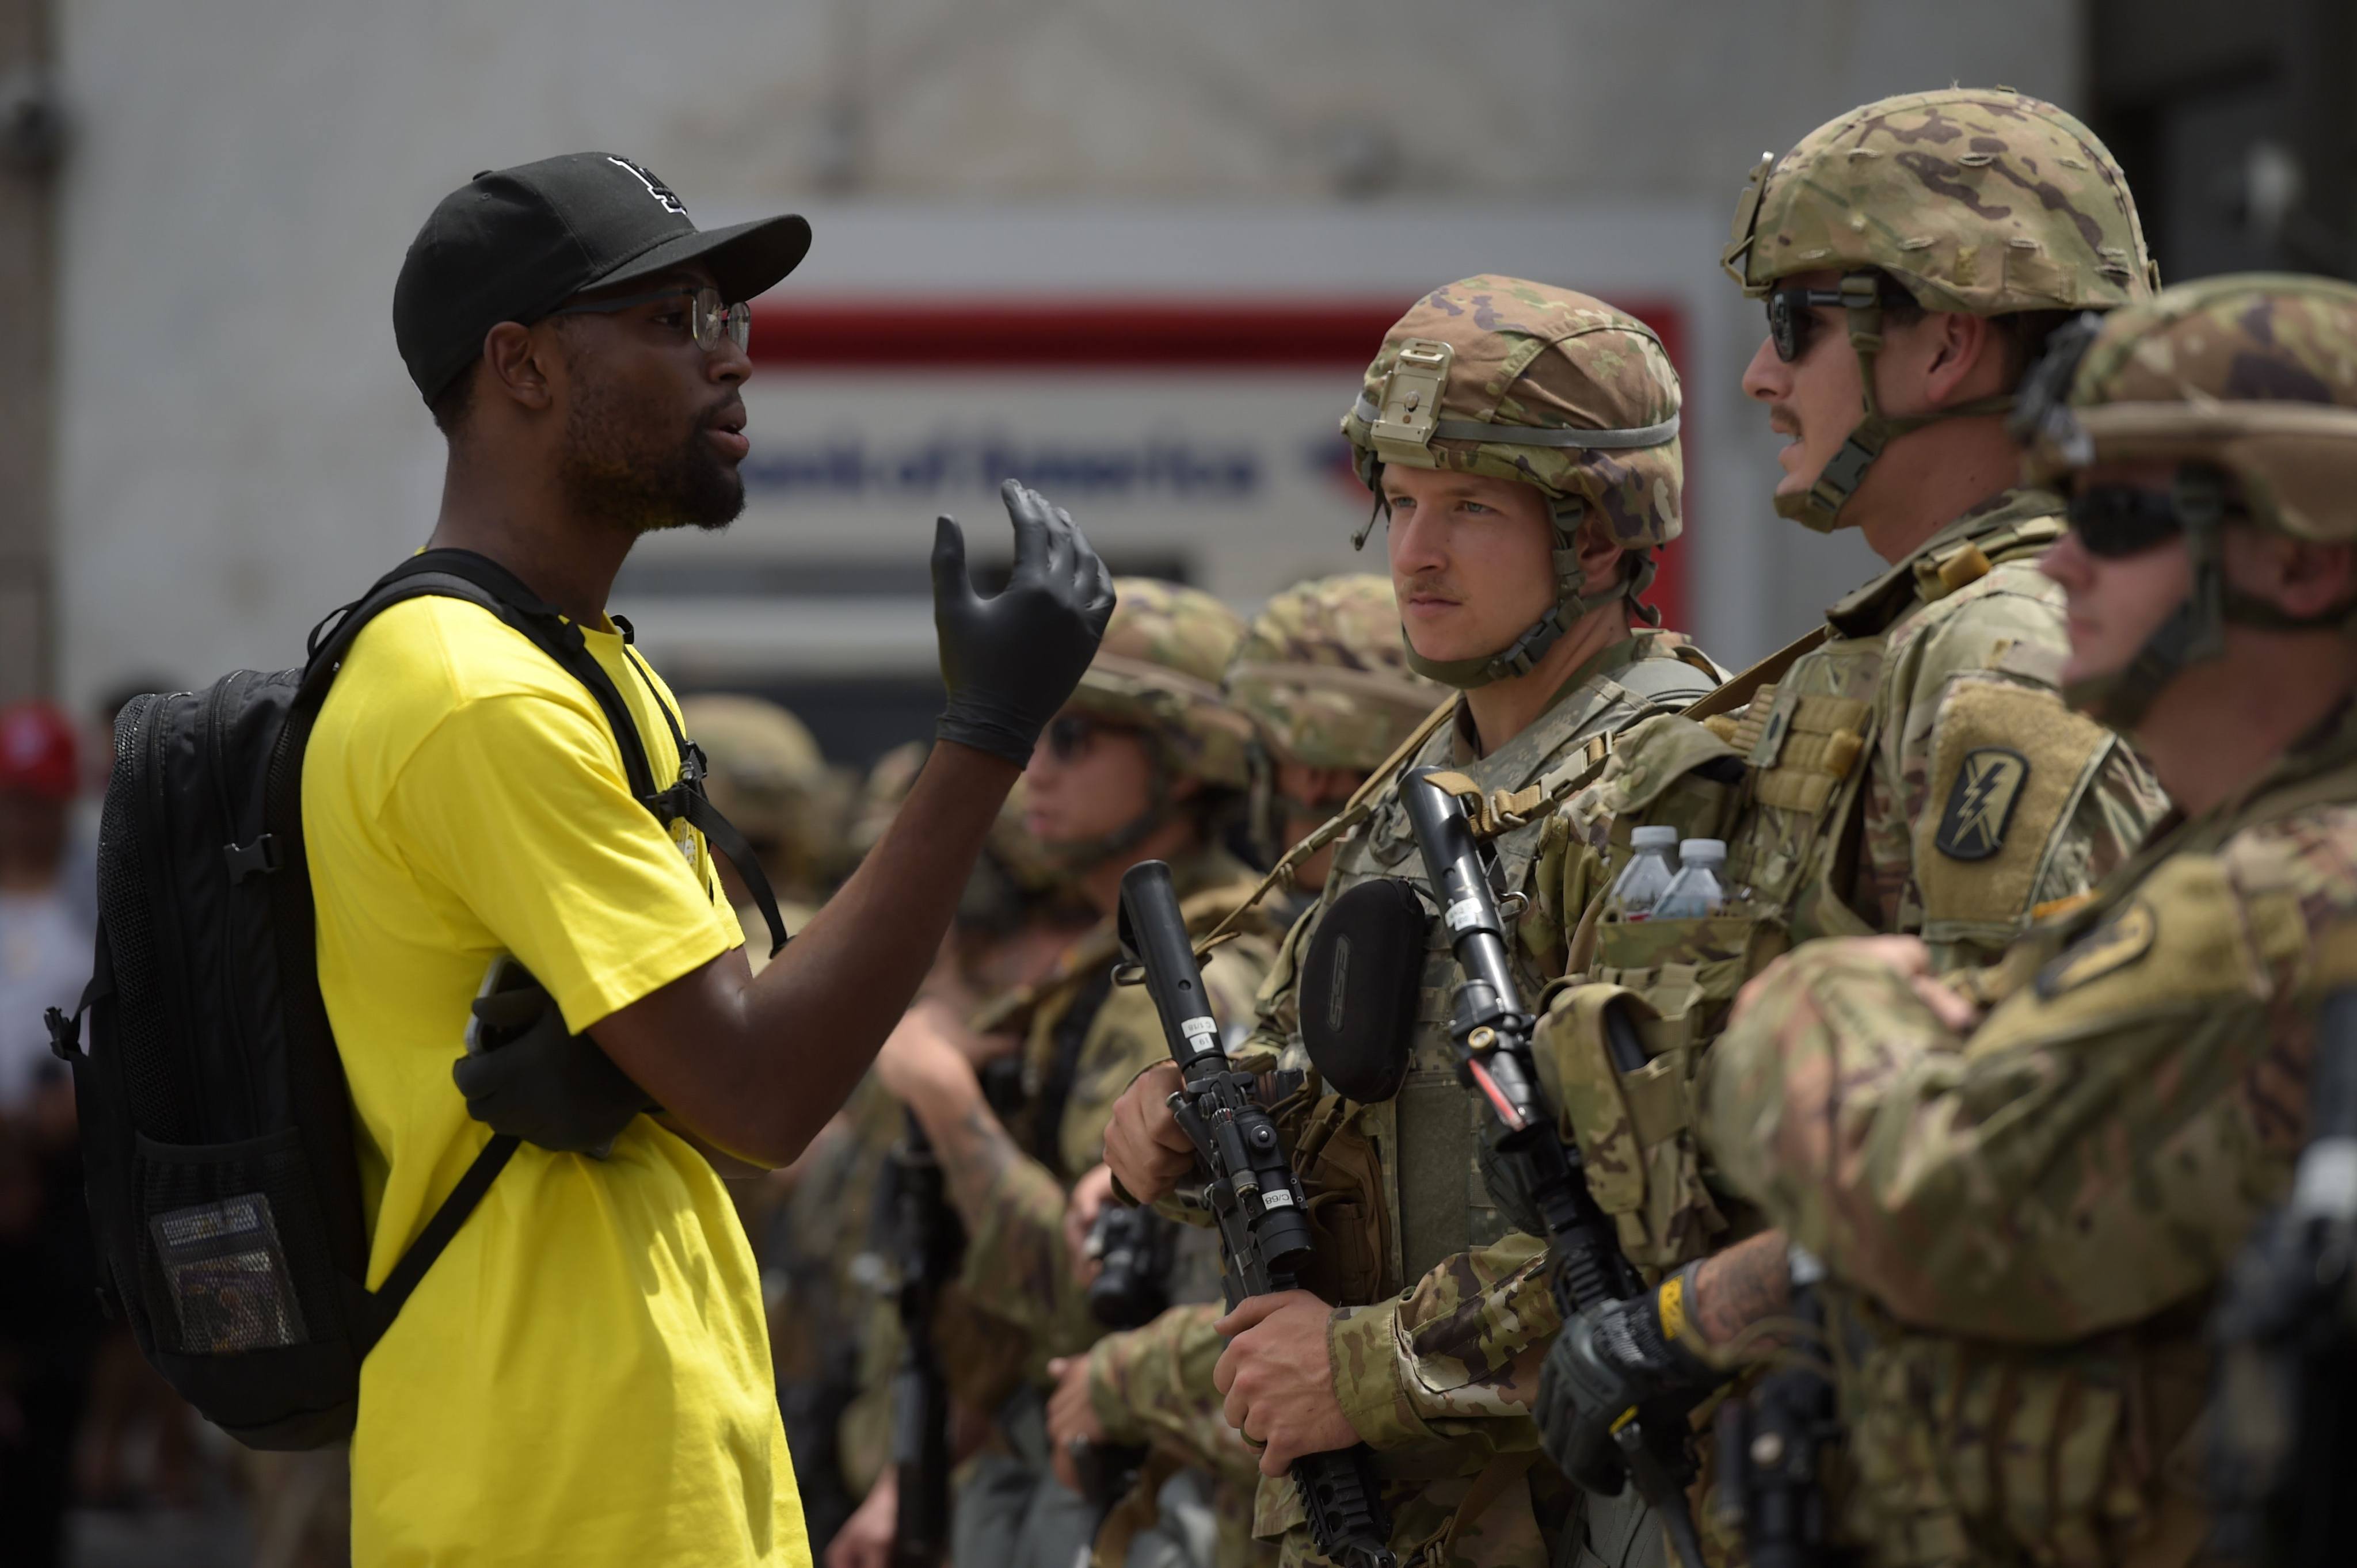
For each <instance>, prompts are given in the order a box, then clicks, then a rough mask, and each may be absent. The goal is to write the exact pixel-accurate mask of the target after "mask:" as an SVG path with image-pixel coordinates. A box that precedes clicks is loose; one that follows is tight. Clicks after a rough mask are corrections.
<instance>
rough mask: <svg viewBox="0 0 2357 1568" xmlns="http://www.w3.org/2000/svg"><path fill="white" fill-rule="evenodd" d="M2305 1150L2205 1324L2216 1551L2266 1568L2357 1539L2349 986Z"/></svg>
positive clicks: (2355, 1134) (2355, 1084)
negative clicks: (2283, 1198)
mask: <svg viewBox="0 0 2357 1568" xmlns="http://www.w3.org/2000/svg"><path fill="white" fill-rule="evenodd" d="M2314 1064H2315V1065H2314V1067H2313V1069H2311V1076H2310V1079H2309V1141H2308V1146H2307V1147H2306V1148H2305V1149H2303V1150H2302V1151H2301V1152H2300V1157H2299V1165H2298V1174H2297V1175H2296V1176H2294V1177H2293V1184H2292V1194H2291V1199H2290V1201H2289V1202H2288V1203H2287V1204H2285V1205H2284V1207H2283V1208H2280V1209H2277V1210H2276V1212H2274V1213H2273V1214H2270V1215H2268V1216H2267V1217H2266V1219H2263V1220H2262V1221H2260V1223H2259V1226H2258V1229H2257V1230H2255V1231H2254V1232H2253V1234H2252V1237H2251V1240H2250V1241H2249V1242H2248V1243H2247V1244H2245V1246H2244V1250H2243V1255H2242V1257H2241V1258H2240V1259H2238V1260H2237V1261H2236V1262H2235V1264H2234V1267H2233V1271H2232V1272H2231V1273H2229V1274H2228V1275H2227V1278H2226V1286H2225V1289H2224V1291H2223V1292H2222V1295H2221V1299H2220V1303H2219V1307H2218V1312H2217V1315H2216V1316H2215V1317H2214V1318H2213V1319H2212V1323H2211V1338H2212V1343H2213V1344H2214V1346H2215V1347H2216V1350H2217V1363H2216V1365H2217V1372H2216V1388H2215V1390H2214V1392H2213V1396H2212V1417H2213V1422H2214V1428H2215V1432H2216V1436H2215V1437H2214V1439H2213V1440H2212V1452H2211V1487H2212V1495H2213V1496H2214V1497H2215V1498H2216V1499H2217V1507H2218V1527H2217V1535H2216V1537H2215V1539H2214V1541H2213V1543H2212V1544H2213V1546H2214V1547H2215V1549H2216V1550H2218V1551H2219V1552H2222V1554H2223V1555H2226V1556H2228V1557H2231V1558H2233V1559H2235V1560H2238V1561H2241V1560H2248V1561H2255V1562H2258V1563H2266V1564H2268V1565H2269V1568H2311V1565H2319V1568H2320V1565H2321V1564H2324V1563H2346V1562H2347V1561H2348V1560H2349V1548H2350V1542H2351V1541H2352V1540H2357V1498H2352V1495H2351V1491H2350V1487H2349V1455H2351V1453H2352V1452H2357V988H2345V989H2342V990H2340V991H2336V992H2333V993H2331V994H2330V995H2329V996H2327V997H2326V998H2325V999H2324V1005H2323V1007H2322V1009H2321V1010H2320V1012H2319V1016H2318V1019H2317V1029H2316V1053H2315V1058H2314Z"/></svg>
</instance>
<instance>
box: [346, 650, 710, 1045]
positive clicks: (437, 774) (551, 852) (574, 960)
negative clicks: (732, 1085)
mask: <svg viewBox="0 0 2357 1568" xmlns="http://www.w3.org/2000/svg"><path fill="white" fill-rule="evenodd" d="M586 710H587V698H586V697H585V699H584V706H583V707H578V708H576V707H575V706H573V705H571V704H569V703H564V702H559V701H556V700H554V699H553V698H549V697H544V696H538V695H533V694H530V693H500V694H497V695H491V696H485V697H479V698H476V699H474V700H471V701H468V702H465V703H460V704H459V705H458V706H457V707H455V708H454V709H452V710H451V711H450V712H449V713H448V714H446V715H445V716H444V717H443V718H442V720H441V721H440V722H439V723H438V724H436V725H435V727H434V729H433V731H432V732H431V733H430V734H429V735H427V736H425V739H424V740H423V741H422V742H421V743H420V744H419V745H418V746H417V748H416V750H415V751H414V752H413V753H412V754H411V756H410V757H409V759H408V761H407V763H406V764H405V765H404V767H403V768H402V770H401V774H400V776H399V778H398V779H396V780H395V782H394V784H393V789H392V791H391V792H390V794H389V795H388V796H387V798H386V800H385V803H384V811H385V816H386V822H387V826H388V827H389V828H391V830H392V838H393V842H394V843H398V844H400V845H401V848H402V852H403V854H404V855H405V856H406V857H407V858H408V859H409V860H410V862H411V864H412V866H413V869H414V870H415V871H416V872H418V873H419V874H420V875H422V876H423V877H424V878H425V879H426V880H428V881H430V882H433V883H436V884H439V885H440V886H443V887H445V888H447V890H448V891H449V893H450V895H451V896H453V897H457V899H458V900H460V901H461V902H463V903H464V904H465V905H466V906H467V908H468V909H469V910H470V911H471V912H472V913H473V914H474V916H475V918H477V919H479V920H480V921H481V922H482V924H483V925H484V926H485V927H486V928H488V929H490V931H491V933H492V934H493V935H494V936H495V937H497V938H498V940H499V941H500V945H501V946H502V947H504V948H505V949H506V950H508V951H509V952H511V953H513V954H514V955H515V956H516V957H517V958H518V959H519V960H521V961H522V962H523V964H524V966H525V967H526V968H527V969H529V970H531V971H532V972H533V975H534V976H536V977H537V978H538V979H539V981H540V983H542V984H543V985H544V986H546V987H547V988H548V991H549V993H550V994H551V995H553V996H554V997H555V998H556V1003H557V1005H558V1007H560V1008H561V1009H562V1010H563V1012H564V1014H565V1025H566V1026H568V1027H569V1028H572V1029H573V1030H575V1031H576V1032H578V1031H581V1030H585V1029H587V1028H588V1027H590V1026H592V1025H594V1024H596V1023H597V1020H599V1019H600V1018H603V1017H605V1016H606V1015H608V1014H610V1013H613V1012H614V1011H616V1010H617V1009H619V1008H621V1007H625V1006H628V1005H629V1004H631V1003H633V1002H636V1001H637V1000H639V999H640V997H642V996H645V995H648V994H649V993H652V992H655V991H659V990H661V989H662V987H663V986H665V985H668V984H669V983H671V982H673V981H674V980H676V979H678V978H679V977H680V976H681V975H683V974H685V973H687V972H689V971H690V970H693V969H695V968H697V967H698V966H700V965H702V964H705V963H707V962H709V961H712V960H713V959H715V958H716V957H718V956H719V955H720V954H722V953H724V952H726V951H727V950H729V949H730V948H733V947H736V946H737V945H738V943H739V941H740V940H741V937H740V933H739V932H737V930H736V929H733V928H734V922H733V921H724V920H723V918H722V917H721V911H720V910H719V909H718V908H716V903H715V898H714V896H713V892H712V890H711V887H710V885H709V872H708V871H705V870H699V869H698V866H699V865H701V866H708V865H709V864H710V862H709V856H708V854H705V852H704V851H703V847H702V844H701V843H700V841H698V840H697V839H694V838H691V839H690V840H689V841H688V842H689V844H690V846H691V847H693V848H694V850H695V851H696V852H697V862H698V865H690V864H689V863H688V860H687V858H686V857H685V855H684V854H683V852H682V849H681V846H680V843H678V842H676V841H674V840H673V838H672V837H671V836H670V835H669V834H667V833H666V832H664V831H663V829H662V825H661V824H660V823H658V822H656V821H655V819H654V816H653V814H652V813H651V812H650V811H647V809H646V808H645V807H643V806H641V805H640V804H639V803H638V801H637V800H634V799H632V797H631V795H630V788H629V785H628V783H627V781H626V780H625V779H624V778H623V775H622V772H621V769H620V767H619V762H618V760H617V758H616V757H615V755H614V742H613V740H612V738H611V737H610V736H608V734H607V732H606V726H605V725H604V723H603V722H602V721H601V720H600V719H599V718H598V717H597V715H596V714H593V713H591V712H588V711H586ZM683 831H684V830H683Z"/></svg>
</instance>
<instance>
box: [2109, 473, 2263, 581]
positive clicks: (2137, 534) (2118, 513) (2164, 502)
mask: <svg viewBox="0 0 2357 1568" xmlns="http://www.w3.org/2000/svg"><path fill="white" fill-rule="evenodd" d="M2181 489H2182V481H2180V488H2179V489H2169V490H2145V489H2136V488H2134V487H2133V486H2128V485H2091V486H2085V487H2083V488H2082V489H2079V490H2078V491H2076V492H2075V493H2074V494H2072V497H2071V507H2070V512H2071V532H2072V537H2074V538H2076V539H2077V540H2078V541H2079V545H2080V548H2082V549H2083V550H2084V551H2086V553H2088V554H2090V555H2093V556H2094V557H2096V558H2097V559H2098V560H2103V561H2125V560H2126V559H2127V558H2128V557H2129V556H2131V555H2141V554H2143V553H2145V552H2146V551H2147V550H2150V549H2153V548H2155V547H2156V546H2158V545H2162V544H2166V543H2168V542H2169V541H2170V540H2172V539H2174V538H2176V537H2177V536H2178V535H2179V534H2181V533H2183V532H2185V512H2184V510H2183V507H2182V504H2181ZM2244 515H2246V514H2245V513H2244V510H2242V509H2241V508H2240V507H2238V506H2234V505H2233V504H2231V503H2229V504H2227V505H2225V506H2224V507H2223V508H2222V516H2225V517H2242V516H2244Z"/></svg>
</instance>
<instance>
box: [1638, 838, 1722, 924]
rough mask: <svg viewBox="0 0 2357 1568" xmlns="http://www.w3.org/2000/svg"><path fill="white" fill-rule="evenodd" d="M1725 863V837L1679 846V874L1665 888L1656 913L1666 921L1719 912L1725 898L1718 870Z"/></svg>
mask: <svg viewBox="0 0 2357 1568" xmlns="http://www.w3.org/2000/svg"><path fill="white" fill-rule="evenodd" d="M1726 864H1727V841H1726V840H1725V839H1688V840H1686V841H1685V842H1684V843H1681V844H1680V845H1678V874H1677V875H1675V876H1674V877H1672V878H1670V885H1669V886H1667V887H1665V888H1663V890H1662V897H1661V899H1660V901H1659V902H1657V903H1655V904H1654V906H1653V913H1654V914H1655V915H1656V916H1658V917H1659V918H1662V919H1664V920H1692V919H1696V918H1700V917H1702V916H1704V915H1708V914H1711V913H1713V912H1714V911H1716V910H1717V908H1718V906H1719V902H1720V900H1721V899H1722V898H1723V897H1725V895H1724V894H1723V893H1722V892H1721V891H1720V889H1719V886H1718V872H1719V867H1721V866H1723V865H1726Z"/></svg>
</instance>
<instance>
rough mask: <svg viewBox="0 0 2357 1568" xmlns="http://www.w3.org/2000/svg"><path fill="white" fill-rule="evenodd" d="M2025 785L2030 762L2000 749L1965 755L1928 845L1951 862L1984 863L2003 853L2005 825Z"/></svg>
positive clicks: (1975, 751)
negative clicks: (1944, 809)
mask: <svg viewBox="0 0 2357 1568" xmlns="http://www.w3.org/2000/svg"><path fill="white" fill-rule="evenodd" d="M2028 782H2029V758H2028V757H2024V756H2022V755H2021V753H2019V752H2018V751H2015V750H2013V749H2011V748H2010V747H2008V746H1981V747H1980V748H1978V749H1977V750H1974V751H1968V752H1966V753H1964V758H1963V760H1962V761H1961V762H1959V763H1958V764H1957V767H1956V780H1955V782H1954V784H1953V785H1952V786H1950V788H1949V789H1948V809H1947V810H1946V811H1944V812H1943V813H1942V814H1941V817H1940V829H1939V832H1936V833H1934V834H1933V835H1932V847H1933V848H1934V849H1937V850H1938V851H1939V852H1940V853H1941V854H1944V855H1946V856H1947V857H1948V858H1949V859H1950V860H1986V859H1987V858H1988V857H1989V856H1991V855H1993V854H1996V852H1997V851H1998V850H2000V849H2003V848H2004V847H2005V829H2006V824H2007V822H2011V821H2012V820H2013V808H2014V803H2015V802H2016V801H2018V800H2020V799H2021V787H2022V786H2023V785H2024V784H2026V783H2028Z"/></svg>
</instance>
